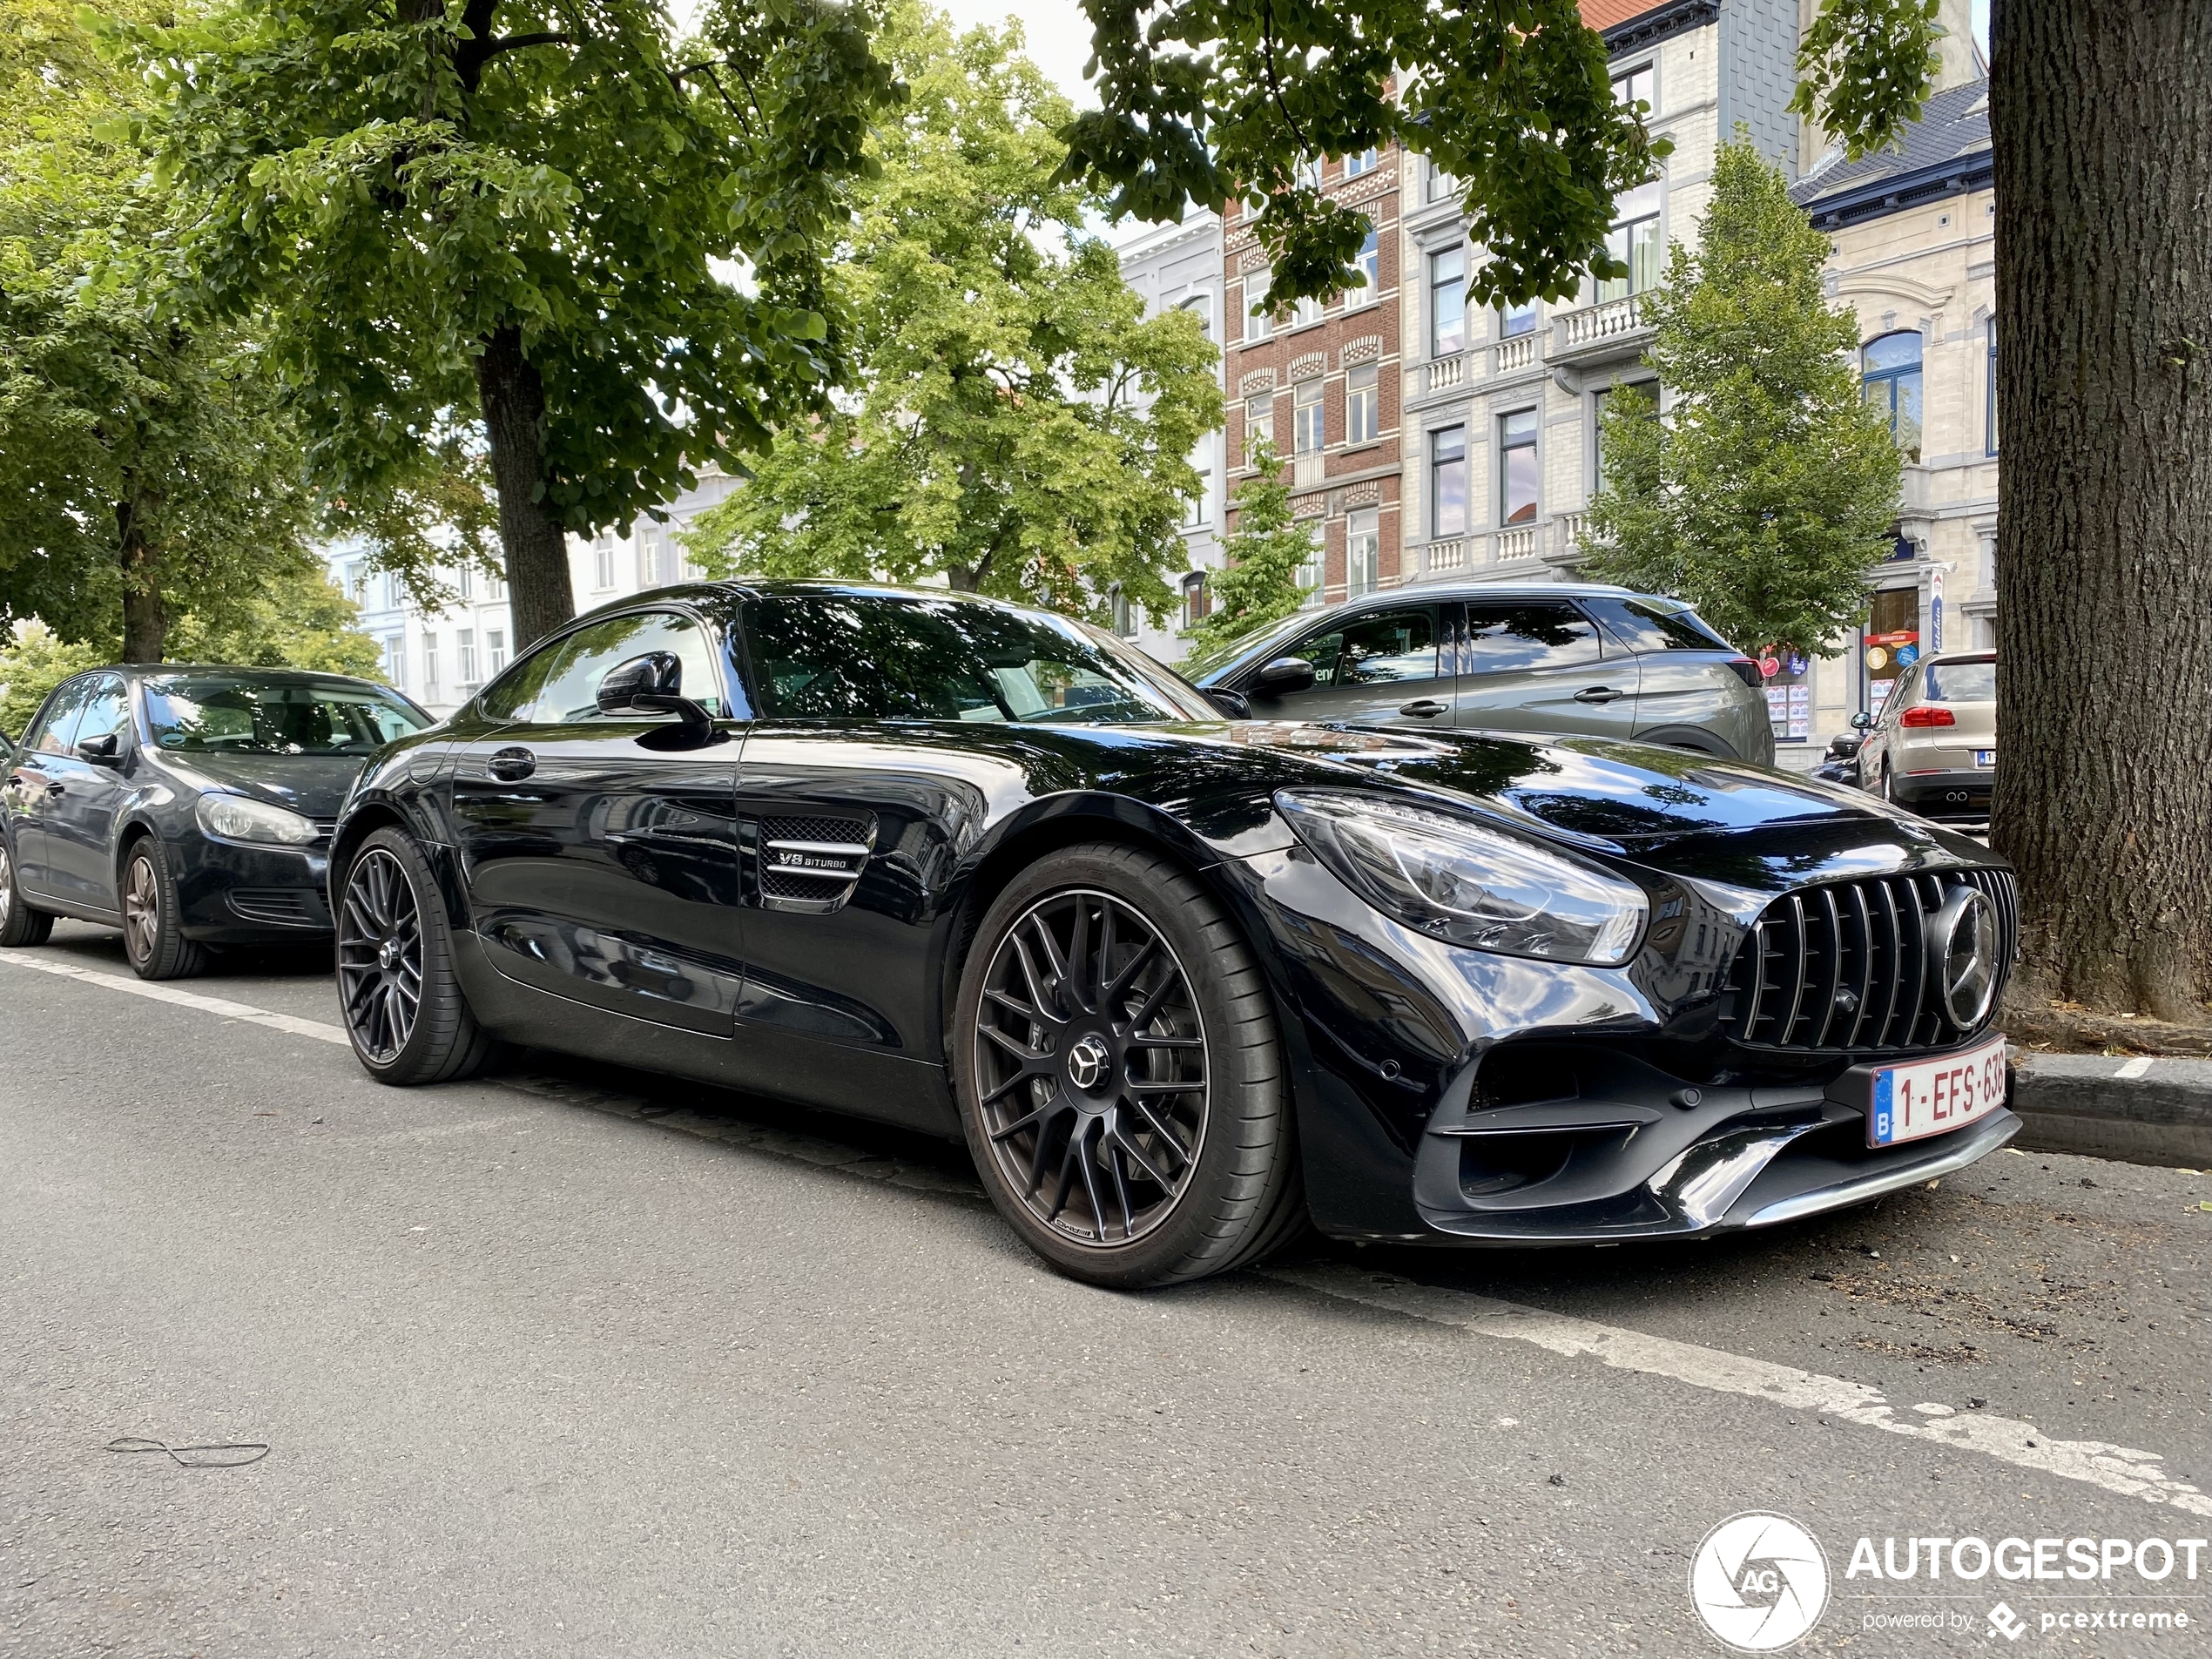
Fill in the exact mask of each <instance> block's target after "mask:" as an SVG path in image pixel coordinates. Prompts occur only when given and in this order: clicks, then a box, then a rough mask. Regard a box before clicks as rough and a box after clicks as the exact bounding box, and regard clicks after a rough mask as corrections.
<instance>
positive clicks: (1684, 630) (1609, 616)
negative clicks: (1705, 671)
mask: <svg viewBox="0 0 2212 1659" xmlns="http://www.w3.org/2000/svg"><path fill="white" fill-rule="evenodd" d="M1584 603H1585V604H1588V607H1589V608H1590V609H1591V610H1595V611H1596V612H1597V613H1598V615H1599V616H1601V617H1603V618H1604V619H1605V621H1606V622H1607V623H1608V624H1610V626H1611V627H1612V629H1613V631H1614V633H1615V635H1617V636H1618V637H1620V638H1621V639H1622V641H1624V642H1625V643H1626V644H1627V645H1628V647H1629V650H1630V651H1733V650H1734V649H1735V647H1734V646H1732V645H1730V644H1729V643H1728V641H1726V640H1725V639H1723V638H1722V637H1720V636H1719V635H1718V634H1716V633H1715V632H1714V631H1712V630H1711V629H1710V628H1708V627H1707V626H1706V625H1705V623H1704V620H1703V618H1702V617H1699V616H1698V614H1697V613H1696V611H1694V610H1690V609H1689V607H1688V606H1686V605H1684V606H1668V605H1657V604H1650V603H1649V602H1648V601H1646V600H1642V599H1608V598H1604V597H1596V598H1591V599H1588V600H1585V601H1584Z"/></svg>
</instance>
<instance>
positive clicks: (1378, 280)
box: [1344, 231, 1382, 311]
mask: <svg viewBox="0 0 2212 1659" xmlns="http://www.w3.org/2000/svg"><path fill="white" fill-rule="evenodd" d="M1352 269H1353V270H1355V271H1357V272H1359V274H1360V275H1361V276H1363V277H1365V278H1366V280H1367V286H1366V287H1364V288H1346V289H1345V291H1344V308H1345V310H1346V311H1356V310H1358V309H1359V307H1361V306H1371V305H1373V304H1374V303H1375V302H1376V301H1377V300H1380V299H1381V298H1382V245H1381V241H1380V239H1379V237H1377V235H1376V234H1375V233H1374V232H1372V231H1369V232H1368V233H1367V239H1366V241H1364V242H1362V243H1360V245H1359V256H1358V257H1357V258H1356V259H1354V260H1352Z"/></svg>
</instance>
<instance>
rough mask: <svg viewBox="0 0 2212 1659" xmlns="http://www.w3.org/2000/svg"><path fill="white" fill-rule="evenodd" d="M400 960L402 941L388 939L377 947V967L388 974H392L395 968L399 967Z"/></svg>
mask: <svg viewBox="0 0 2212 1659" xmlns="http://www.w3.org/2000/svg"><path fill="white" fill-rule="evenodd" d="M399 960H400V941H398V940H396V939H388V940H386V941H384V942H383V943H382V944H381V945H380V946H378V947H377V948H376V965H377V966H378V967H379V968H382V969H383V970H384V971H385V972H386V973H390V972H391V971H392V969H393V968H395V967H397V966H398V964H399Z"/></svg>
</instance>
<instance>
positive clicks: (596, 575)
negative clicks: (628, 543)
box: [591, 532, 615, 593]
mask: <svg viewBox="0 0 2212 1659" xmlns="http://www.w3.org/2000/svg"><path fill="white" fill-rule="evenodd" d="M614 584H615V538H614V536H613V535H612V533H611V532H609V533H606V534H603V535H602V536H600V537H599V539H598V540H597V541H596V542H594V543H592V544H591V585H592V586H593V587H594V588H595V589H597V590H598V591H599V592H601V593H604V592H605V591H606V590H608V589H610V588H611V587H613V586H614Z"/></svg>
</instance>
